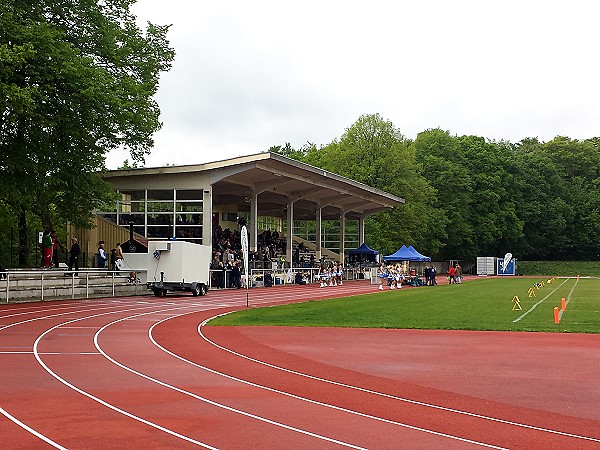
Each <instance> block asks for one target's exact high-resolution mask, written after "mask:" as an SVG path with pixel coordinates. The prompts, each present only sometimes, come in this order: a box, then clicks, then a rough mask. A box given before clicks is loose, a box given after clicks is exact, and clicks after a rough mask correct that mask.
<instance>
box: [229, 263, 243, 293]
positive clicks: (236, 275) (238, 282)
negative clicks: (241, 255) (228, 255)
mask: <svg viewBox="0 0 600 450" xmlns="http://www.w3.org/2000/svg"><path fill="white" fill-rule="evenodd" d="M231 287H234V288H236V289H241V287H242V272H241V271H240V261H233V263H232V267H231Z"/></svg>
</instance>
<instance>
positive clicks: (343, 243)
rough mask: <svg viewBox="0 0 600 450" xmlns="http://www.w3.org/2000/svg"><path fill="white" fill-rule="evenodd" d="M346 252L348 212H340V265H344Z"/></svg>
mask: <svg viewBox="0 0 600 450" xmlns="http://www.w3.org/2000/svg"><path fill="white" fill-rule="evenodd" d="M345 252H346V211H340V263H342V264H344V260H345V259H346V258H345V257H344V253H345Z"/></svg>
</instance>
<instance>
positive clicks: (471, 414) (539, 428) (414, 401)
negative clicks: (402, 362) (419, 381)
mask: <svg viewBox="0 0 600 450" xmlns="http://www.w3.org/2000/svg"><path fill="white" fill-rule="evenodd" d="M227 314H231V313H224V314H219V315H218V316H215V317H219V316H224V315H227ZM211 319H213V317H211V318H208V319H206V320H205V321H203V322H202V323H201V324H200V325H198V333H199V334H200V336H201V337H202V338H203V339H204V340H206V341H207V342H208V343H210V344H211V345H214V346H215V347H217V348H219V349H221V350H223V351H225V352H228V353H231V354H233V355H236V356H238V357H240V358H244V359H247V360H248V361H252V362H255V363H257V364H262V365H264V366H267V367H270V368H273V369H277V370H281V371H283V372H287V373H291V374H294V375H298V376H301V377H305V378H309V379H312V380H316V381H321V382H323V383H329V384H332V385H335V386H341V387H345V388H348V389H354V390H356V391H360V392H367V393H369V394H374V395H378V396H381V397H386V398H391V399H394V400H399V401H402V402H406V403H411V404H413V405H419V406H425V407H427V408H433V409H438V410H441V411H447V412H452V413H456V414H462V415H465V416H469V417H475V418H478V419H485V420H489V421H492V422H497V423H503V424H506V425H513V426H516V427H521V428H527V429H530V430H536V431H543V432H546V433H551V434H557V435H560V436H567V437H572V438H577V439H583V440H587V441H592V442H600V439H596V438H592V437H589V436H581V435H578V434H571V433H565V432H562V431H557V430H552V429H549V428H542V427H536V426H533V425H527V424H524V423H519V422H512V421H509V420H504V419H498V418H496V417H491V416H484V415H481V414H475V413H472V412H468V411H462V410H460V409H453V408H447V407H445V406H439V405H434V404H431V403H425V402H420V401H417V400H411V399H408V398H404V397H397V396H395V395H390V394H385V393H383V392H378V391H373V390H371V389H365V388H361V387H359V386H353V385H350V384H345V383H339V382H337V381H333V380H328V379H326V378H320V377H316V376H313V375H309V374H306V373H302V372H297V371H294V370H290V369H286V368H285V367H280V366H276V365H273V364H269V363H267V362H264V361H261V360H258V359H255V358H251V357H249V356H246V355H243V354H241V353H238V352H235V351H233V350H231V349H228V348H226V347H223V346H221V345H219V344H217V343H215V342H213V341H211V340H210V339H208V338H207V337H206V336H205V335H204V334H203V333H202V326H204V325H205V324H206V323H207V322H208V321H210V320H211ZM192 364H193V363H192Z"/></svg>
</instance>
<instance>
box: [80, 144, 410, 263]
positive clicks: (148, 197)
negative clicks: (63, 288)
mask: <svg viewBox="0 0 600 450" xmlns="http://www.w3.org/2000/svg"><path fill="white" fill-rule="evenodd" d="M104 178H105V179H106V180H107V181H108V182H110V183H111V184H112V185H113V186H114V189H115V190H116V192H117V193H118V194H119V195H118V200H117V201H116V203H115V205H114V207H113V208H112V209H111V210H108V211H96V216H97V221H96V227H95V228H94V229H93V230H91V231H89V232H83V231H81V230H70V231H71V233H70V234H71V235H72V236H75V235H76V236H78V237H79V238H80V240H82V241H83V242H84V245H85V247H86V248H84V251H87V253H88V254H90V255H91V254H93V253H94V251H95V246H96V245H97V243H98V241H100V240H104V241H106V242H108V243H110V244H109V245H114V243H115V242H125V241H127V240H128V239H129V236H130V229H131V228H132V229H133V233H134V236H135V238H136V239H137V240H139V241H141V242H144V241H147V240H152V239H161V240H164V239H173V238H175V239H179V240H186V241H191V242H197V243H201V244H206V245H210V244H211V243H213V233H214V232H215V230H219V229H221V230H224V229H231V230H238V229H239V227H240V223H246V224H247V228H248V233H249V247H250V250H251V251H257V250H259V249H258V248H257V246H258V242H259V239H258V236H259V233H261V232H263V231H265V230H270V231H271V232H273V231H277V232H278V234H279V235H281V236H282V237H283V238H285V245H286V248H285V257H286V260H287V261H292V259H293V253H294V250H295V248H296V247H297V246H298V245H300V243H301V244H302V245H301V247H302V248H303V249H306V251H308V252H312V253H313V254H314V256H315V257H316V259H321V257H328V258H330V259H333V260H343V255H345V254H347V251H349V250H351V249H352V248H355V247H357V246H358V245H360V244H361V243H363V242H364V220H365V218H366V217H367V216H369V215H371V214H374V213H376V212H379V211H383V210H386V209H389V208H393V207H395V206H397V205H399V204H402V203H404V199H402V198H399V197H396V196H394V195H392V194H389V193H386V192H383V191H381V190H378V189H375V188H372V187H369V186H366V185H364V184H362V183H359V182H356V181H353V180H351V179H349V178H345V177H342V176H340V175H336V174H334V173H331V172H328V171H326V170H323V169H319V168H317V167H314V166H311V165H308V164H305V163H302V162H299V161H296V160H293V159H290V158H287V157H284V156H281V155H279V154H276V153H269V152H267V153H259V154H255V155H250V156H242V157H238V158H232V159H227V160H223V161H216V162H211V163H206V164H196V165H183V166H166V167H158V168H139V169H127V170H113V171H109V172H106V174H105V176H104ZM289 224H292V226H288V225H289Z"/></svg>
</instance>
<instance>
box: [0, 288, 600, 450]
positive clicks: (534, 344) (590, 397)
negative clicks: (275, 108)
mask: <svg viewBox="0 0 600 450" xmlns="http://www.w3.org/2000/svg"><path fill="white" fill-rule="evenodd" d="M374 291H375V287H374V286H371V285H369V284H368V282H348V283H346V284H345V285H344V286H337V287H328V288H322V289H321V288H319V287H318V286H278V287H274V288H272V289H267V288H260V289H254V290H251V291H250V294H249V298H250V303H251V305H268V304H278V303H286V302H294V301H301V300H309V299H317V298H326V297H331V296H334V295H335V296H340V295H353V294H367V293H370V292H374ZM388 292H389V293H388V294H387V295H398V296H401V295H402V292H403V291H401V290H400V291H394V292H391V291H388ZM245 305H246V292H245V291H214V292H213V291H211V292H210V293H209V294H208V296H206V297H187V296H186V297H166V298H156V297H132V298H119V299H103V300H81V301H62V302H48V303H38V304H21V305H5V306H2V307H1V308H0V373H1V376H2V379H1V382H0V432H1V435H2V438H3V443H2V444H3V447H4V448H36V449H37V448H53V447H54V448H103V449H104V448H163V449H164V448H187V447H189V448H194V447H200V448H223V449H225V448H226V449H230V448H231V449H234V448H244V449H247V448H261V449H278V448H285V447H287V448H293V449H314V448H340V447H350V448H377V449H379V448H381V449H386V448H389V449H397V448H411V449H413V448H425V449H431V448H444V449H446V448H448V449H462V448H465V449H467V448H527V449H529V448H531V449H538V448H539V449H541V448H543V449H553V448H554V449H565V448H573V449H592V448H600V407H598V405H599V404H600V389H598V381H599V379H598V375H597V373H598V367H600V345H599V344H600V336H597V335H575V334H574V335H571V334H554V333H495V332H483V333H477V332H455V331H419V330H373V329H367V330H359V329H326V328H318V329H312V328H311V329H308V328H287V327H235V328H234V327H208V326H201V324H202V323H203V322H204V321H205V320H207V319H209V318H210V317H213V316H215V315H217V314H221V313H224V312H228V311H233V310H237V309H240V308H244V307H245Z"/></svg>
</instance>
